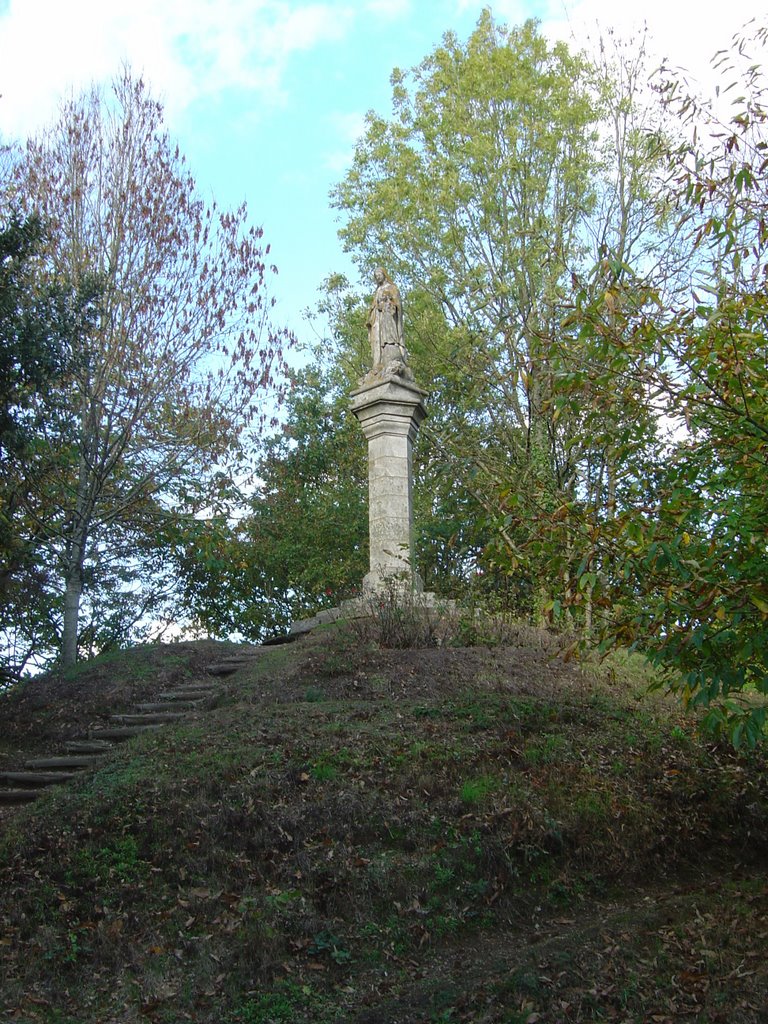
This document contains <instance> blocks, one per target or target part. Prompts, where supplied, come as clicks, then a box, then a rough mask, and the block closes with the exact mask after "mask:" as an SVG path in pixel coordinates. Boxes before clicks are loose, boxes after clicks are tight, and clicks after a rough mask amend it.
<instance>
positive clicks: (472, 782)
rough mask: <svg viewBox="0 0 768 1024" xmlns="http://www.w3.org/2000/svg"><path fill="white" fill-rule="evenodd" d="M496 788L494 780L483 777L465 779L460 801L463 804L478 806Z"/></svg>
mask: <svg viewBox="0 0 768 1024" xmlns="http://www.w3.org/2000/svg"><path fill="white" fill-rule="evenodd" d="M495 788H496V783H495V781H494V779H492V778H490V776H488V775H483V776H481V777H480V778H477V779H467V781H466V782H465V783H464V784H463V785H462V787H461V793H460V796H461V801H462V803H465V804H479V803H481V802H482V801H483V800H484V799H485V798H486V797H487V796H488V794H489V793H491V792H492V791H493V790H494V789H495Z"/></svg>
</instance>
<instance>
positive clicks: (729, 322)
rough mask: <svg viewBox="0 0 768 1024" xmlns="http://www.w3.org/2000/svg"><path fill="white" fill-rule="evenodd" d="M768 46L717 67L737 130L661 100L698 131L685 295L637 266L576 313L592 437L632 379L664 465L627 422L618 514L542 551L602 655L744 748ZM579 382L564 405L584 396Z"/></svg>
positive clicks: (736, 53)
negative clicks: (586, 606) (593, 613)
mask: <svg viewBox="0 0 768 1024" xmlns="http://www.w3.org/2000/svg"><path fill="white" fill-rule="evenodd" d="M766 39H768V29H765V28H758V29H757V30H756V31H755V33H754V35H753V37H752V38H749V37H741V38H737V40H736V42H735V44H734V47H733V49H732V50H731V51H727V52H724V53H723V54H721V55H720V56H719V57H718V61H717V64H718V66H719V68H720V70H721V71H722V72H723V73H726V72H728V73H729V77H730V78H731V80H730V81H728V80H727V79H726V83H725V84H726V86H727V88H725V89H723V93H724V94H725V95H727V94H728V93H729V92H731V90H733V89H734V87H736V86H738V91H736V93H735V97H736V98H735V99H734V100H733V101H732V111H731V116H730V117H728V118H726V119H725V120H723V119H721V118H719V117H718V116H717V115H716V113H715V112H713V110H712V109H711V108H710V107H708V106H707V105H704V104H702V103H701V102H700V101H698V100H696V99H695V98H694V97H692V96H691V95H689V94H688V93H687V91H686V90H685V88H684V87H683V86H681V83H680V82H679V80H677V79H669V80H667V81H666V82H665V83H664V84H663V85H662V87H661V95H662V98H663V100H664V102H665V103H666V104H667V105H668V106H669V107H670V108H671V109H672V111H673V112H674V113H675V115H676V116H677V117H678V119H679V121H680V123H681V124H682V125H684V126H687V127H688V129H689V134H688V138H687V139H685V140H684V141H683V142H682V143H680V145H678V146H677V147H676V148H674V149H672V150H670V152H669V161H670V168H671V171H672V176H671V180H670V190H669V199H670V202H671V203H674V206H675V209H676V213H677V218H678V222H679V225H680V227H681V229H683V230H685V231H687V232H688V233H689V237H690V239H691V241H692V244H693V246H694V257H695V258H694V260H693V261H692V263H691V278H692V285H691V287H690V288H689V291H688V293H687V295H685V296H683V298H682V300H678V301H677V302H674V303H670V302H669V301H668V297H667V296H665V295H663V294H661V293H660V292H659V290H658V289H657V288H656V287H654V284H653V282H652V281H648V280H647V279H646V278H644V276H643V274H642V268H637V269H636V270H635V272H634V273H633V272H632V269H631V268H630V267H625V268H624V272H623V273H622V274H621V275H620V276H618V275H615V276H614V278H613V280H611V281H610V282H608V284H607V287H606V286H605V282H604V284H603V287H602V288H601V289H600V290H599V292H598V294H592V293H589V292H587V291H584V292H583V293H582V295H581V297H580V303H579V308H578V309H577V310H576V313H575V316H574V322H575V323H576V324H578V327H579V331H580V336H581V337H582V339H583V341H584V346H585V349H584V350H585V353H586V354H587V357H588V358H587V360H586V363H585V366H584V367H583V368H582V373H583V375H584V376H586V377H588V378H589V379H590V383H591V387H592V389H593V396H594V400H593V405H592V410H591V413H590V415H588V416H587V418H586V420H585V429H587V430H589V429H590V424H591V423H594V422H595V420H596V419H597V418H601V417H603V416H604V407H605V405H606V404H607V403H608V402H609V396H610V395H611V394H613V393H615V389H616V382H617V380H632V381H633V382H634V385H635V387H634V394H635V402H636V405H637V407H638V408H639V407H640V404H641V403H643V404H644V406H645V407H646V408H647V407H648V406H650V407H651V408H652V409H653V410H654V412H655V415H656V416H657V417H658V418H660V419H663V421H664V422H666V423H667V424H668V425H670V426H671V428H672V429H671V431H670V433H669V436H668V437H667V438H666V441H665V443H663V444H662V443H659V444H658V445H657V447H656V451H655V458H654V459H653V460H652V461H651V460H650V459H648V458H644V457H642V453H641V452H640V450H639V449H638V446H637V443H636V438H635V436H634V433H633V431H632V428H631V423H632V419H631V416H630V420H629V424H624V426H623V428H622V429H618V425H617V428H616V430H615V437H616V439H617V444H616V447H615V452H616V459H617V463H618V465H619V466H620V467H621V474H622V476H623V477H624V479H625V484H624V488H623V493H622V494H621V495H620V500H619V502H618V504H617V509H616V514H615V515H614V516H613V517H612V518H610V519H604V520H602V521H596V520H595V518H594V516H593V515H591V510H589V509H587V508H584V507H580V506H578V505H577V504H575V503H572V504H568V503H564V504H563V505H562V506H561V507H560V508H559V509H557V510H556V512H555V513H554V514H553V515H552V516H550V517H548V518H546V519H543V520H542V521H541V522H540V523H539V532H538V536H537V537H536V538H535V540H534V544H535V546H536V547H537V556H538V557H542V556H543V557H546V558H548V559H549V560H550V562H551V563H555V564H556V563H557V562H558V561H559V560H560V559H561V557H562V556H561V554H560V552H561V551H562V548H563V545H564V538H565V537H566V535H567V536H569V537H570V538H571V539H572V541H573V543H574V544H575V546H576V548H577V549H578V551H579V558H580V565H579V568H578V572H577V577H578V585H577V586H575V587H574V591H573V593H572V595H571V601H572V603H578V601H579V600H580V597H581V595H583V593H584V592H585V591H586V590H590V591H592V592H593V595H594V599H595V601H596V602H597V603H598V604H599V605H600V607H601V608H602V615H601V619H600V622H599V630H598V636H599V639H600V641H601V643H602V646H603V648H604V649H608V648H610V647H612V646H615V645H616V644H625V645H630V646H634V647H636V648H638V649H639V650H641V651H643V652H645V653H646V654H648V656H649V657H650V658H651V659H652V661H653V662H654V663H655V664H657V665H658V666H659V668H660V669H661V670H662V672H663V679H664V682H665V683H666V684H667V685H668V686H669V687H670V688H671V689H673V690H675V691H677V692H679V693H680V694H681V695H682V697H683V700H684V701H685V702H686V703H687V704H692V705H694V706H699V707H703V708H705V709H706V717H705V723H706V724H707V725H708V726H709V727H710V728H712V729H714V730H715V731H722V732H726V733H728V734H729V735H730V737H731V739H732V740H733V742H734V743H735V744H736V745H738V744H739V743H741V742H744V741H746V742H749V743H755V742H756V741H757V740H758V739H759V738H760V737H761V736H762V735H763V732H764V726H765V722H766V707H765V704H764V703H761V702H760V701H759V700H758V701H755V700H754V699H751V698H750V696H749V694H750V692H756V693H757V694H761V695H765V694H768V586H767V585H766V579H768V557H767V554H766V551H767V549H766V538H767V537H768V504H767V503H766V500H765V487H764V481H765V473H766V468H767V462H768V460H767V458H766V452H768V415H767V413H766V411H767V410H768V374H767V373H766V357H767V356H768V298H767V296H766V278H767V277H768V230H766V220H767V218H766V199H765V197H766V184H767V182H768V178H767V177H766V172H767V170H768V161H766V152H768V131H767V129H768V109H767V108H766V105H765V96H766V95H768V85H767V83H766V82H765V79H764V77H763V75H762V71H761V62H759V61H754V59H753V58H752V56H751V51H752V49H753V47H754V46H757V45H764V44H765V41H766ZM739 60H743V61H745V62H746V65H747V66H746V68H745V69H744V70H740V69H739V68H738V61H739ZM572 383H574V382H573V381H564V382H563V390H562V393H561V395H560V401H561V402H562V403H563V404H567V403H568V402H572V401H575V400H576V397H575V396H576V394H577V393H578V392H577V391H569V387H570V385H571V384H572ZM598 410H599V413H598ZM574 538H575V540H574ZM608 566H610V571H606V569H605V567H608Z"/></svg>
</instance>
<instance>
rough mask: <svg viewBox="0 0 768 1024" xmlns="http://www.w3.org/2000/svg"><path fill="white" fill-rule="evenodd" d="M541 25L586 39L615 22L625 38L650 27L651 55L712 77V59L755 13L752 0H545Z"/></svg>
mask: <svg viewBox="0 0 768 1024" xmlns="http://www.w3.org/2000/svg"><path fill="white" fill-rule="evenodd" d="M547 6H548V11H549V15H548V16H547V17H545V18H544V19H543V25H542V27H543V28H544V30H545V31H546V32H547V34H548V35H549V36H550V37H552V38H560V39H565V40H567V41H568V42H574V43H576V44H577V45H584V44H585V43H586V40H587V36H589V35H591V36H592V37H594V36H595V34H596V29H597V28H601V29H603V30H605V29H607V28H608V27H612V28H614V29H615V30H616V31H617V33H618V34H619V35H621V36H623V37H624V38H629V37H631V36H632V35H633V34H635V33H637V32H638V31H640V30H642V28H643V26H644V25H646V26H647V27H648V34H649V43H650V45H651V47H652V53H653V56H654V57H656V58H658V60H659V61H661V60H665V59H668V60H669V61H670V63H671V64H672V65H674V66H676V67H683V68H685V69H686V70H688V71H689V72H690V73H691V74H692V75H694V76H695V77H697V78H699V79H700V80H707V79H708V78H709V77H710V72H709V61H710V59H711V57H712V55H713V54H714V53H715V51H717V50H720V49H722V48H723V47H726V46H728V44H729V43H730V41H731V37H732V35H733V34H734V32H736V31H738V30H739V29H740V28H741V27H742V25H744V23H745V22H747V21H748V20H749V19H750V18H752V17H754V15H755V13H756V11H755V4H754V0H729V2H728V3H727V4H718V5H717V6H716V7H714V8H712V9H711V10H710V11H706V12H705V11H704V9H703V7H702V5H701V3H700V0H675V2H672V3H670V2H669V0H644V3H643V4H641V5H635V4H617V3H616V2H615V0H547Z"/></svg>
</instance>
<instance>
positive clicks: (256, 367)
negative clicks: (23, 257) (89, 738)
mask: <svg viewBox="0 0 768 1024" xmlns="http://www.w3.org/2000/svg"><path fill="white" fill-rule="evenodd" d="M17 182H18V189H19V193H20V195H21V196H22V197H23V198H24V201H25V202H26V204H27V206H28V208H29V209H30V210H33V211H35V212H37V213H38V214H39V216H40V217H41V218H42V220H43V221H44V222H45V223H46V225H47V226H48V232H49V238H50V243H49V245H48V246H47V249H46V257H47V259H46V273H47V275H48V280H50V281H51V282H55V283H56V284H57V285H59V286H61V287H66V288H69V289H71V290H72V291H73V292H74V293H75V294H79V293H80V292H81V291H82V290H83V289H84V287H85V286H86V284H87V282H89V281H96V282H98V295H97V299H96V307H95V313H94V315H93V317H92V319H91V321H89V323H88V324H87V330H82V331H81V332H79V333H78V334H77V336H72V337H70V338H69V339H68V341H69V344H70V347H71V349H72V363H71V369H70V375H69V378H68V380H67V392H68V395H69V400H70V402H71V413H72V417H73V420H74V424H73V429H72V431H71V433H70V434H69V435H68V436H67V437H66V438H64V437H61V438H59V439H58V442H59V444H60V446H61V451H62V459H63V462H64V464H65V468H66V471H65V472H64V473H63V475H62V479H61V482H60V486H59V488H58V491H57V493H56V494H55V496H53V497H51V498H50V501H51V502H52V505H53V511H52V514H51V515H50V517H49V519H48V522H47V527H46V537H45V539H46V541H47V543H48V545H49V551H50V553H51V557H52V558H53V560H54V561H55V564H56V565H57V566H58V571H59V573H60V574H61V577H62V578H63V581H64V600H63V622H62V630H61V636H62V641H61V642H62V647H61V655H62V661H63V662H64V664H71V663H72V662H73V661H74V660H75V659H76V656H77V649H78V619H79V615H80V611H81V606H82V605H81V602H82V597H83V591H84V585H85V583H86V580H88V581H90V586H91V596H92V597H95V596H96V593H97V590H98V584H99V580H98V574H99V567H100V565H101V564H102V563H103V562H104V559H105V558H106V556H107V555H108V554H109V552H110V550H113V549H114V548H115V547H118V548H119V547H121V546H122V545H121V544H120V538H125V539H127V538H129V537H130V538H132V539H133V542H134V544H133V550H134V565H135V566H138V564H139V563H140V562H141V560H142V553H143V550H147V549H148V550H149V551H150V552H151V551H152V548H153V546H154V542H153V537H154V536H155V535H156V534H163V533H164V532H165V531H166V527H167V523H166V520H167V519H168V518H169V517H171V516H173V515H176V516H178V515H180V514H183V515H184V516H186V517H187V518H189V517H192V516H194V514H195V513H198V512H200V511H201V510H202V509H203V508H205V507H206V505H208V504H209V503H210V502H211V501H213V500H214V497H215V493H214V492H215V490H216V487H217V485H218V484H219V483H221V482H222V480H225V479H226V473H225V474H224V476H223V477H222V476H221V475H217V473H216V472H214V470H216V469H217V468H219V469H220V468H221V467H226V466H227V465H230V466H231V465H233V460H236V459H237V456H238V450H239V448H238V446H239V444H240V440H241V435H242V432H243V430H244V429H245V428H247V427H249V426H250V425H252V424H254V422H255V421H256V418H257V417H258V415H259V410H258V407H257V403H258V400H259V398H260V397H263V396H265V395H266V394H267V392H268V389H269V387H270V385H271V384H272V382H273V373H274V370H275V368H276V367H277V366H278V365H279V363H280V360H281V352H282V346H283V344H285V343H286V342H289V341H290V339H289V337H288V336H287V334H286V333H285V332H282V331H276V330H274V329H273V328H272V327H271V325H270V322H269V314H270V309H271V305H272V303H271V301H270V300H269V299H268V297H267V295H266V280H267V275H268V269H267V265H266V260H267V254H268V252H269V247H268V246H266V247H264V246H263V245H262V242H261V234H262V233H261V231H260V229H257V228H254V227H249V226H248V221H247V213H246V209H245V207H244V206H243V207H241V208H240V209H238V210H236V211H233V212H229V211H220V210H219V209H218V208H217V207H216V206H215V204H214V205H212V206H210V205H208V204H206V202H205V201H204V200H203V199H202V198H201V196H200V195H199V193H198V192H197V189H196V186H195V183H194V180H193V179H192V177H191V175H190V174H189V172H188V171H187V170H186V168H185V164H184V160H183V158H182V157H181V156H180V155H179V152H178V149H177V148H176V147H175V146H174V145H173V144H172V142H171V140H170V138H169V136H168V135H167V133H166V132H165V131H164V129H163V124H162V109H161V107H160V105H159V104H158V103H156V102H155V101H153V100H152V99H151V97H150V96H149V95H148V93H147V90H146V88H145V86H144V84H143V82H142V81H141V80H136V79H134V78H133V77H132V76H131V74H130V72H128V71H125V72H124V73H123V74H122V75H121V76H120V77H119V78H118V79H116V81H115V83H114V86H113V88H112V92H111V95H109V96H108V95H106V94H105V93H103V92H100V91H98V90H93V91H91V92H90V93H89V94H87V95H86V96H84V97H82V98H79V99H75V100H72V101H70V102H68V103H67V104H66V105H65V106H64V107H63V109H62V113H61V116H60V119H59V121H58V122H57V123H56V124H55V125H54V126H53V128H52V129H51V130H50V131H48V132H47V133H45V134H44V135H42V136H41V137H40V138H38V139H35V140H32V141H31V142H29V143H28V145H27V149H26V153H25V155H24V157H23V159H22V160H21V161H20V163H19V166H18V169H17ZM274 269H275V268H274V267H272V268H271V270H272V271H273V272H274ZM138 536H141V537H142V538H143V541H142V543H139V544H135V541H136V540H137V537H138ZM122 565H123V568H124V569H127V567H128V563H126V562H123V563H122ZM143 571H144V572H146V562H145V563H144V570H143ZM140 576H141V573H140V572H139V571H138V568H137V572H136V573H134V574H133V585H134V586H135V585H136V583H137V578H140ZM145 579H146V576H145Z"/></svg>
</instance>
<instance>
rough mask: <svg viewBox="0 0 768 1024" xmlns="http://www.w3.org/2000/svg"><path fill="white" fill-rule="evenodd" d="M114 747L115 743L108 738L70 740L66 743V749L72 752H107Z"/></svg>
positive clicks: (95, 753) (96, 753)
mask: <svg viewBox="0 0 768 1024" xmlns="http://www.w3.org/2000/svg"><path fill="white" fill-rule="evenodd" d="M113 748H114V744H113V743H110V742H109V741H108V740H69V741H68V742H67V743H65V744H64V749H65V750H66V751H68V752H69V753H70V754H94V755H98V754H106V752H107V751H108V750H112V749H113Z"/></svg>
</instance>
